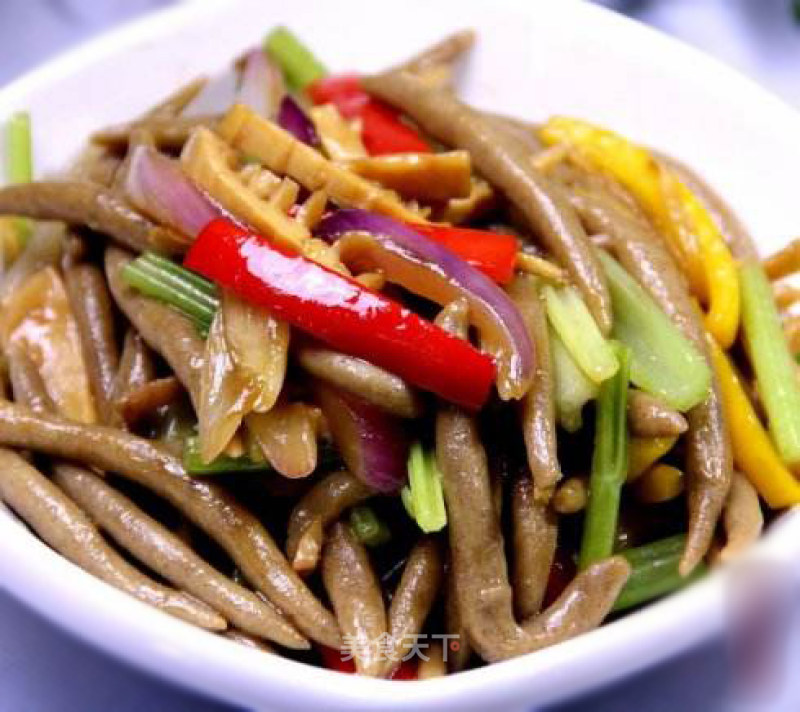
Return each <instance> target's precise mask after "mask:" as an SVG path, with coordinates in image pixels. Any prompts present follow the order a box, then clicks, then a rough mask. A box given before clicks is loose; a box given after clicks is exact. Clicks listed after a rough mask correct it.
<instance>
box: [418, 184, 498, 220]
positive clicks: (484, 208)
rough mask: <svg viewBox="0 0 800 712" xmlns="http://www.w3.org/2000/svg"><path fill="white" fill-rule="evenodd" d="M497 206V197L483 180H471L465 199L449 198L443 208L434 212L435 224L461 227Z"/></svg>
mask: <svg viewBox="0 0 800 712" xmlns="http://www.w3.org/2000/svg"><path fill="white" fill-rule="evenodd" d="M496 206H497V195H496V193H495V192H494V190H493V189H492V186H491V185H489V183H488V182H487V181H485V180H483V178H473V179H472V182H471V186H470V191H469V195H468V196H467V197H466V198H450V200H448V201H447V202H446V203H445V204H444V205H443V206H441V207H440V208H437V209H436V210H434V213H433V219H434V220H435V221H436V222H448V223H452V224H453V225H462V224H464V223H468V222H470V221H472V220H475V219H476V218H479V217H482V216H484V215H486V214H487V213H488V212H490V211H491V210H493V209H494V208H495V207H496Z"/></svg>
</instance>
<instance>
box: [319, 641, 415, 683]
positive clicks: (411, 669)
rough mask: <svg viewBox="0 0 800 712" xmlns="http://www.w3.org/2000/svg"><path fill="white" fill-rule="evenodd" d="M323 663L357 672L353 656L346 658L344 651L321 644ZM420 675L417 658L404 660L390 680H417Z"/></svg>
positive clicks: (333, 667)
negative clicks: (343, 654)
mask: <svg viewBox="0 0 800 712" xmlns="http://www.w3.org/2000/svg"><path fill="white" fill-rule="evenodd" d="M319 650H320V654H321V655H322V664H323V666H324V667H326V668H328V670H335V671H336V672H343V673H347V674H355V672H356V663H355V660H354V659H353V658H349V659H347V660H346V659H344V658H343V657H342V653H341V651H339V650H336V649H335V648H328V647H325V646H320V649H319ZM417 677H418V664H417V661H416V660H403V661H402V662H401V663H400V665H399V666H398V667H397V668H396V669H395V671H394V672H393V673H392V674H391V676H390V678H389V679H390V680H416V679H417Z"/></svg>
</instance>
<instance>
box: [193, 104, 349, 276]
mask: <svg viewBox="0 0 800 712" xmlns="http://www.w3.org/2000/svg"><path fill="white" fill-rule="evenodd" d="M245 111H248V112H249V109H245ZM249 113H252V112H249ZM253 115H254V116H255V114H253ZM264 123H266V124H269V122H267V121H264ZM246 153H247V152H246ZM320 158H321V157H320ZM323 160H324V159H323ZM181 163H182V165H183V167H184V170H185V171H186V173H187V175H188V176H189V177H190V178H191V179H192V180H193V181H194V182H195V183H197V185H199V186H200V187H201V188H202V189H203V190H205V191H206V193H208V194H209V195H210V196H211V198H213V199H214V200H215V201H217V202H218V203H219V204H220V205H221V206H222V207H223V208H225V210H227V211H228V212H229V213H231V214H232V215H235V216H236V217H237V218H239V219H240V220H242V221H243V222H245V223H247V224H248V225H250V226H251V227H252V228H253V229H254V230H256V231H257V232H259V233H262V234H263V235H266V236H268V237H270V238H272V239H274V240H275V241H276V242H277V243H278V244H280V245H282V246H283V247H288V248H289V249H292V250H296V251H298V252H300V253H302V254H303V255H305V256H306V257H308V258H309V259H312V260H314V261H316V262H319V263H320V264H323V265H325V266H326V267H330V268H331V269H334V270H336V271H338V272H342V273H345V274H347V272H346V269H345V267H344V266H343V265H342V264H341V262H339V260H338V259H337V257H336V254H335V253H334V252H333V251H332V250H331V248H330V246H329V245H328V244H327V243H325V242H323V241H322V240H317V239H315V238H312V237H311V233H310V232H309V230H308V228H307V227H306V226H305V225H303V224H302V223H300V222H298V221H297V220H293V219H292V218H290V217H289V216H288V215H287V214H286V212H285V211H284V210H281V208H280V207H279V206H278V205H274V204H272V203H270V202H266V201H264V200H261V198H259V197H258V195H256V193H254V192H253V191H252V190H250V189H249V188H248V187H247V186H246V185H245V184H244V183H243V182H242V180H241V179H240V177H239V174H238V173H237V168H238V166H237V160H236V154H235V152H234V151H233V150H232V149H231V148H230V147H229V146H227V145H226V144H225V143H224V142H223V141H221V140H220V139H219V138H218V137H217V136H216V135H214V134H213V133H212V132H211V131H209V130H208V129H205V128H200V129H198V130H197V131H195V133H194V134H193V135H192V138H191V139H189V141H188V142H187V144H186V147H185V148H184V150H183V153H182V154H181ZM267 167H268V168H272V167H271V166H267ZM278 172H280V173H283V171H278ZM301 182H302V181H301Z"/></svg>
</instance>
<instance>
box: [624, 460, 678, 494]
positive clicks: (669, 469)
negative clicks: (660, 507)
mask: <svg viewBox="0 0 800 712" xmlns="http://www.w3.org/2000/svg"><path fill="white" fill-rule="evenodd" d="M684 479H685V478H684V475H683V472H681V471H680V470H679V469H678V468H677V467H673V466H672V465H665V464H664V463H660V464H658V465H654V466H653V467H651V468H650V469H649V470H648V471H647V472H645V473H644V474H643V475H642V476H641V477H640V478H639V479H638V480H636V487H635V489H634V492H635V494H636V498H637V499H638V500H639V501H640V502H642V503H643V504H661V503H662V502H669V501H670V500H671V499H675V498H676V497H677V496H679V495H680V494H681V493H682V492H683V489H684Z"/></svg>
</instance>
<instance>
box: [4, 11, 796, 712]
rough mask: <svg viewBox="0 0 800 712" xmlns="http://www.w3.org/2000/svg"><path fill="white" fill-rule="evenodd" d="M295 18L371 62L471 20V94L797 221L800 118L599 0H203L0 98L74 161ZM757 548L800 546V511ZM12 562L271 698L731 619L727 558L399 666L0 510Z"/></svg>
mask: <svg viewBox="0 0 800 712" xmlns="http://www.w3.org/2000/svg"><path fill="white" fill-rule="evenodd" d="M278 23H284V24H287V25H290V26H292V27H293V28H295V29H296V30H298V31H299V33H300V34H301V35H302V36H303V38H305V39H306V40H307V41H308V43H309V44H310V46H311V47H312V48H314V50H315V51H316V52H318V54H319V56H320V57H322V58H324V59H325V60H326V61H327V62H329V63H330V66H331V67H332V68H334V69H342V70H344V69H359V70H365V71H368V70H372V69H378V68H380V67H383V66H386V65H388V64H390V63H392V62H394V61H397V60H399V59H401V58H402V57H404V56H406V55H407V54H409V53H411V52H414V51H416V50H417V49H419V48H420V47H422V46H423V45H425V44H426V43H427V42H429V41H431V40H433V39H435V38H437V37H439V36H440V35H442V34H444V33H445V32H448V31H451V30H453V29H456V28H460V27H463V26H472V27H476V28H478V29H479V31H480V42H479V45H478V48H477V50H476V51H475V53H474V55H473V57H472V59H471V61H470V63H469V67H468V71H467V72H466V74H465V81H464V82H463V93H464V95H465V96H466V98H467V99H469V100H471V101H473V102H475V103H477V104H479V105H481V106H484V107H487V108H491V109H492V110H496V111H504V112H509V113H513V114H517V115H519V116H523V117H526V118H532V119H537V118H543V117H545V116H547V115H549V114H552V113H566V114H574V115H577V116H583V117H587V118H591V119H593V120H595V121H597V122H598V123H601V124H606V125H608V126H611V127H615V128H617V129H619V130H620V131H622V132H624V133H626V134H629V135H630V136H633V137H636V138H637V139H640V140H642V141H644V142H646V143H649V144H652V145H654V146H658V147H660V148H663V149H664V150H666V151H669V152H671V153H673V154H674V155H676V156H678V157H679V158H682V159H685V160H687V161H688V162H690V163H691V164H693V165H695V166H697V167H699V169H700V170H701V172H702V173H703V174H704V175H705V176H706V177H707V178H708V179H709V180H710V181H711V182H712V184H713V185H715V186H716V187H717V188H718V189H719V190H720V191H721V192H722V194H723V195H724V196H725V197H726V198H728V199H729V200H730V201H731V202H732V203H733V205H735V206H736V208H737V210H738V211H739V213H740V214H741V217H742V218H743V219H744V220H745V222H746V223H747V224H748V225H749V226H750V227H751V228H752V230H753V232H754V234H755V235H756V236H757V237H758V240H759V242H760V243H761V244H762V245H763V246H764V248H767V249H771V248H774V247H775V246H777V245H778V244H780V242H781V241H783V240H786V239H787V237H788V236H790V235H791V234H792V233H795V234H796V233H797V231H798V226H800V214H799V211H798V207H797V206H798V198H797V181H796V170H797V169H796V167H797V166H798V165H800V140H798V136H800V120H798V116H797V115H796V114H795V113H793V111H792V110H790V109H789V108H788V107H787V106H785V105H784V104H783V103H781V102H780V101H779V100H777V99H775V98H774V97H772V96H771V95H769V94H767V93H766V92H764V91H762V90H761V89H759V88H758V87H757V86H755V85H754V84H752V83H751V82H749V81H748V80H746V79H744V78H742V77H740V76H738V75H737V74H735V73H734V72H732V71H731V70H729V69H727V68H725V67H724V66H722V65H720V64H718V63H716V62H715V61H713V60H711V59H709V58H708V57H706V56H704V55H702V54H700V53H698V52H696V51H694V50H692V49H689V48H687V47H686V46H683V45H681V44H679V43H677V42H675V41H673V40H670V39H668V38H666V37H664V36H662V35H660V34H657V33H656V32H653V31H651V30H649V29H647V28H645V27H643V26H640V25H638V24H635V23H633V22H630V21H628V20H625V19H623V18H621V17H618V16H616V15H613V14H611V13H609V12H606V11H604V10H601V9H599V8H597V7H595V6H590V5H585V4H581V3H576V2H568V1H565V0H562V1H561V2H553V1H552V0H493V2H491V3H487V2H481V0H460V1H459V2H458V3H449V2H448V3H445V2H438V3H437V2H431V1H430V0H428V1H424V0H405V1H404V2H403V3H400V4H397V3H395V4H391V5H389V4H383V3H377V2H368V3H365V2H354V1H350V0H338V1H337V2H335V3H333V2H322V0H305V2H302V3H286V2H264V1H263V0H262V1H257V0H238V1H236V2H226V3H223V2H202V3H199V2H196V3H189V4H185V5H182V6H179V7H177V8H175V9H171V10H168V11H165V12H162V13H160V14H157V15H153V16H151V17H149V18H146V19H144V20H142V21H139V22H136V23H134V24H131V25H129V26H127V27H125V28H123V29H122V30H120V31H118V32H114V33H112V34H109V35H107V36H105V37H103V38H101V39H100V40H98V41H96V42H92V43H90V44H87V45H86V46H84V47H82V48H80V49H79V50H77V51H75V52H72V53H70V54H68V55H66V56H64V57H62V58H59V59H57V60H55V61H53V62H51V63H50V64H48V65H47V66H46V67H44V68H42V69H40V70H38V71H36V72H33V73H32V74H30V75H28V76H26V77H24V78H23V79H21V80H19V81H18V82H16V83H14V84H13V85H12V86H9V87H8V88H6V89H4V90H3V91H2V92H0V117H3V116H6V115H8V114H9V113H10V112H11V111H13V110H17V109H29V110H30V111H31V112H32V115H33V125H34V139H35V153H36V166H37V171H39V172H42V173H44V172H47V171H50V170H55V169H58V168H59V167H61V166H63V165H64V163H65V161H67V160H68V159H69V158H70V157H71V156H72V155H74V153H75V152H76V151H77V149H78V148H79V146H80V144H81V142H82V141H83V140H84V138H85V137H86V135H87V134H88V133H89V132H90V131H91V130H92V129H95V128H97V127H100V126H103V125H105V124H109V123H113V122H116V121H121V120H124V119H126V118H129V117H131V116H133V115H135V114H136V113H137V112H139V111H141V110H142V109H144V108H145V107H147V106H148V105H149V104H151V103H153V102H154V100H156V99H158V98H160V97H161V96H163V95H165V94H167V93H169V92H170V91H171V90H173V89H174V88H175V87H176V86H177V85H179V84H181V83H183V82H185V81H186V80H188V79H189V78H192V77H194V76H196V75H198V74H200V73H204V72H209V71H213V70H216V69H219V68H221V67H223V66H224V65H225V64H226V63H227V62H228V61H229V60H230V59H231V58H232V57H234V56H235V55H236V54H237V53H238V52H240V51H241V50H242V49H243V48H246V47H247V46H248V45H250V44H253V43H256V42H258V41H259V40H260V39H261V37H262V36H263V34H264V33H265V32H266V30H268V29H269V28H270V27H272V26H273V25H275V24H278ZM758 551H759V552H760V553H761V554H762V555H765V556H770V557H773V558H775V559H778V560H782V561H786V560H793V561H797V560H798V558H800V517H798V516H797V514H796V513H790V514H789V515H787V516H785V517H784V518H783V519H782V520H781V522H780V525H779V526H778V527H773V530H772V531H771V532H770V534H769V536H767V537H766V539H765V540H764V542H763V543H762V544H760V545H759V547H758ZM0 582H2V584H3V585H4V586H5V587H7V589H8V590H9V591H10V592H11V593H13V594H14V595H15V596H17V597H18V598H19V599H21V600H23V601H24V602H25V603H26V604H27V605H29V606H31V607H32V608H35V609H36V610H38V611H40V612H41V613H43V614H44V615H45V616H47V617H49V618H50V619H51V620H52V621H53V622H55V623H57V624H58V625H60V626H62V627H64V628H66V629H68V630H70V631H72V632H74V633H75V634H77V635H79V636H80V637H82V638H84V639H86V640H88V641H90V642H92V643H93V644H95V645H97V646H98V647H100V648H102V649H104V650H106V651H107V652H109V653H110V654H113V655H115V656H118V657H120V658H123V659H125V660H127V661H129V662H130V663H132V664H134V665H137V666H139V667H142V668H145V669H147V670H150V671H151V672H154V673H156V674H158V675H162V676H164V677H167V678H170V679H171V680H173V681H175V682H178V683H180V684H184V685H187V686H189V687H192V688H195V689H197V690H201V691H203V692H205V693H208V694H209V695H212V696H214V697H217V698H219V699H223V700H227V701H229V702H233V703H238V704H240V705H246V706H249V707H256V708H260V709H270V710H309V709H325V710H330V711H332V712H333V711H337V710H341V711H342V712H352V711H353V710H401V709H406V710H407V709H416V710H431V711H435V712H442V711H443V710H447V709H458V710H461V711H462V712H464V711H466V710H486V709H490V708H491V709H509V708H520V709H524V708H530V707H531V706H533V705H538V704H544V703H549V702H553V701H555V700H558V699H563V698H565V697H567V696H571V695H575V694H578V693H580V692H583V691H586V690H587V689H589V688H591V687H594V686H597V685H599V684H601V683H604V682H608V681H610V680H612V679H615V678H619V677H620V676H622V675H624V674H627V673H630V672H632V671H634V670H637V669H641V668H643V667H645V666H648V665H651V664H653V663H654V662H656V661H658V660H660V659H663V658H665V657H667V656H669V655H672V654H675V653H676V652H678V651H680V650H682V649H685V648H686V647H687V646H689V645H691V644H693V643H695V642H697V641H698V640H700V639H702V638H704V637H707V636H708V635H710V634H711V633H712V631H715V630H719V628H720V627H721V626H722V625H723V618H724V615H723V611H724V608H725V600H724V591H725V585H726V575H725V573H724V572H723V573H722V574H716V575H714V576H712V577H710V578H709V579H707V580H706V581H705V582H703V583H702V584H700V585H697V586H694V587H692V588H691V589H690V590H688V591H686V592H684V593H681V594H679V595H677V596H674V597H672V598H669V599H667V600H665V601H663V602H661V603H658V604H656V605H653V606H650V607H648V608H646V609H645V610H643V611H641V612H638V613H634V614H633V615H630V616H628V617H626V618H624V619H622V620H620V621H617V622H615V623H613V624H610V625H608V626H605V627H603V628H601V629H600V630H598V631H596V632H593V633H590V634H588V635H585V636H582V637H580V638H578V639H576V640H573V641H570V642H568V643H564V644H562V645H559V646H557V647H555V648H552V649H550V650H544V651H542V652H539V653H535V654H532V655H528V656H525V657H522V658H518V659H516V660H511V661H508V662H505V663H502V664H497V665H491V666H488V667H485V668H482V669H479V670H473V671H470V672H467V673H463V674H460V675H456V676H452V677H446V678H443V679H440V680H434V681H428V682H423V683H414V684H409V683H406V684H403V683H392V682H386V681H377V680H368V679H362V678H357V677H343V676H341V675H337V674H334V673H331V672H328V671H325V670H322V669H319V668H314V667H310V666H305V665H299V664H297V663H294V662H291V661H288V660H284V659H282V658H279V657H275V656H267V655H264V654H262V653H258V652H254V651H251V650H248V649H246V648H244V647H242V646H240V645H237V644H235V643H232V642H229V641H227V640H223V639H220V638H217V637H213V636H211V635H208V634H206V633H203V632H201V631H199V630H197V629H194V628H192V627H190V626H188V625H186V624H184V623H182V622H180V621H177V620H174V619H172V618H170V617H169V616H166V615H164V614H162V613H159V612H157V611H155V610H152V609H150V608H148V607H147V606H145V605H144V604H141V603H139V602H137V601H135V600H133V599H131V598H129V597H127V596H126V595H124V594H122V593H119V592H117V591H116V590H114V589H112V588H110V587H108V586H106V585H105V584H103V583H101V582H99V581H97V580H96V579H94V578H92V577H91V576H89V575H87V574H85V573H83V572H82V571H81V570H79V569H77V568H76V567H74V566H72V564H70V563H68V562H66V561H65V560H64V559H62V558H61V557H59V556H58V555H56V554H55V553H53V552H52V551H51V550H50V549H49V548H48V547H47V546H45V545H44V544H42V543H41V542H40V541H39V540H38V539H36V538H35V537H33V536H32V535H31V534H30V533H29V532H28V531H27V529H25V528H24V527H22V526H20V525H19V523H18V522H17V521H16V520H15V519H14V518H13V517H12V516H10V515H9V514H8V513H7V512H6V511H4V510H3V511H0Z"/></svg>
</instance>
